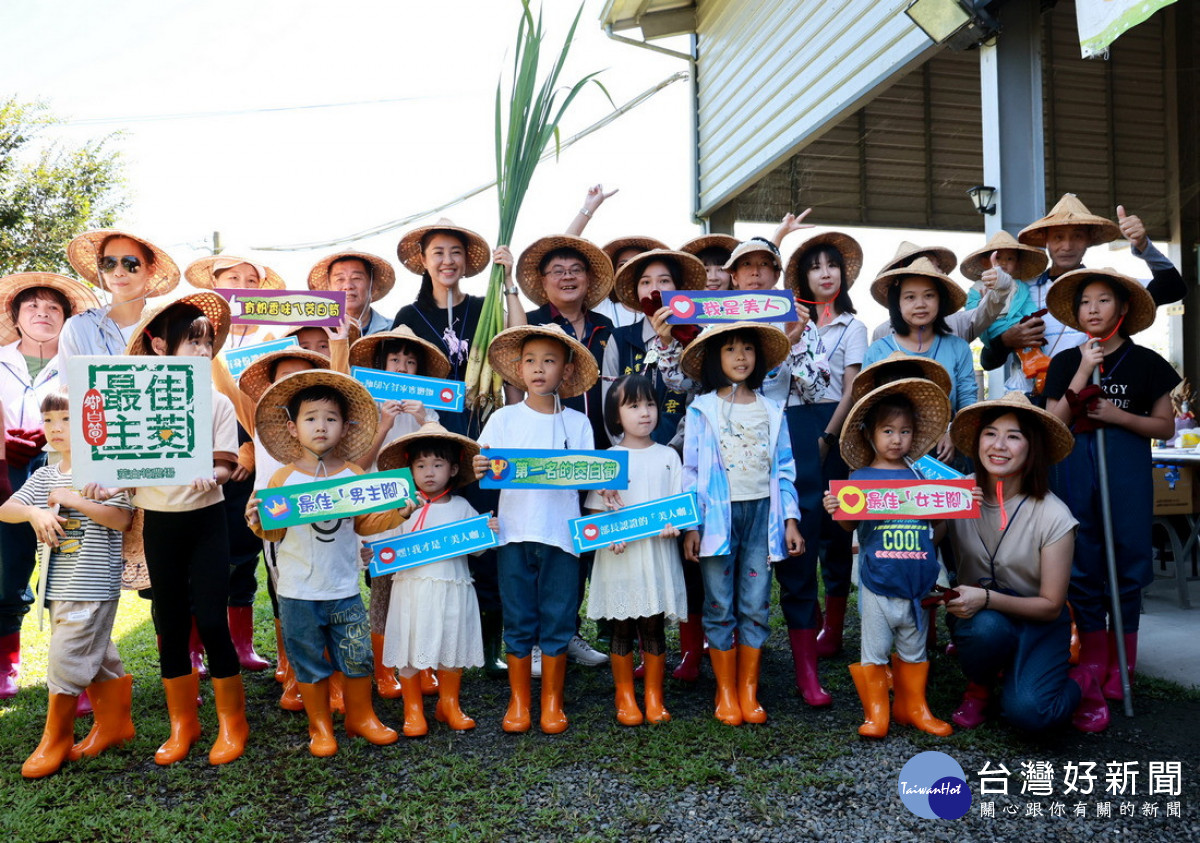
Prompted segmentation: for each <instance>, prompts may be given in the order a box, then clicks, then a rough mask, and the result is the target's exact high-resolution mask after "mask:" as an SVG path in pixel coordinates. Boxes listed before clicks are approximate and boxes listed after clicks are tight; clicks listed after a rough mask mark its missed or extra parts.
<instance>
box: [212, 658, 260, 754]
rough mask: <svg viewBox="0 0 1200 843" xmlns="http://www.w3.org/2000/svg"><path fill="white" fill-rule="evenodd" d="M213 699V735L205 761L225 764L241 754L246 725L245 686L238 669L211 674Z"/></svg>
mask: <svg viewBox="0 0 1200 843" xmlns="http://www.w3.org/2000/svg"><path fill="white" fill-rule="evenodd" d="M212 684H213V700H214V702H215V703H216V707H217V729H218V731H217V739H216V740H215V741H213V745H212V749H210V750H209V752H208V763H209V764H214V765H215V764H228V763H229V762H230V761H236V760H238V759H239V758H241V757H242V753H243V752H245V751H246V739H247V738H249V737H250V726H249V724H248V723H246V688H245V686H244V685H243V684H242V675H241V674H240V673H237V674H234V675H233V676H227V677H225V678H224V679H216V678H214V679H213V681H212Z"/></svg>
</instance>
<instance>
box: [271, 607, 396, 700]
mask: <svg viewBox="0 0 1200 843" xmlns="http://www.w3.org/2000/svg"><path fill="white" fill-rule="evenodd" d="M279 619H280V621H281V622H282V623H283V644H284V648H285V649H286V650H287V654H288V658H289V659H290V660H291V662H292V669H293V670H295V671H296V681H297V682H303V683H305V684H308V685H311V684H313V683H315V682H320V681H321V680H322V679H325V678H327V677H328V676H329V675H330V674H331V673H333V671H335V670H340V671H341V672H342V673H344V674H346V676H347V677H348V678H350V679H359V678H361V677H363V676H370V675H371V671H372V669H373V667H374V662H373V656H372V653H371V629H370V623H369V622H368V621H367V610H366V608H365V607H364V606H363V602H362V598H361V597H359V596H358V595H357V594H355V595H354V596H352V597H343V598H341V599H339V600H295V599H293V598H291V597H282V596H281V597H280V598H279ZM326 652H328V653H329V657H328V658H326V657H325V653H326ZM331 662H332V664H331Z"/></svg>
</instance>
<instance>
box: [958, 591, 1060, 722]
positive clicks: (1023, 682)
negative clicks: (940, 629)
mask: <svg viewBox="0 0 1200 843" xmlns="http://www.w3.org/2000/svg"><path fill="white" fill-rule="evenodd" d="M947 621H948V622H949V621H952V622H953V623H952V624H951V633H952V636H953V638H954V643H955V644H956V645H957V647H958V661H959V664H960V665H961V666H962V671H963V673H965V674H966V675H967V678H968V679H970V680H971V681H972V682H976V683H978V684H980V685H987V686H991V685H992V684H994V683H995V681H996V677H997V676H998V675H999V674H1000V672H1001V671H1003V672H1004V678H1003V680H1002V682H1001V692H1000V710H1001V714H1002V715H1003V716H1004V719H1005V720H1007V721H1008V722H1010V723H1012V724H1013V725H1014V726H1016V727H1017V728H1019V729H1025V730H1027V731H1030V732H1037V731H1042V730H1044V729H1049V728H1052V727H1054V726H1057V725H1059V724H1061V723H1065V722H1066V721H1067V719H1068V718H1070V716H1071V713H1072V712H1073V711H1074V710H1075V708H1076V707H1077V706H1078V705H1079V696H1080V691H1079V686H1078V685H1077V684H1075V682H1074V681H1073V680H1071V679H1070V678H1068V676H1067V671H1068V669H1069V668H1070V665H1069V664H1068V663H1067V660H1068V658H1069V657H1070V648H1071V616H1070V613H1069V612H1068V611H1067V608H1066V607H1065V606H1064V607H1063V610H1062V614H1060V615H1059V616H1058V618H1057V619H1056V620H1053V621H1050V622H1049V623H1037V622H1035V621H1030V620H1025V619H1023V618H1014V617H1009V616H1008V615H1005V614H1002V613H1000V612H997V611H995V610H994V609H987V610H985V611H982V612H979V613H978V614H976V615H974V616H973V617H970V618H955V617H953V616H951V617H949V618H947Z"/></svg>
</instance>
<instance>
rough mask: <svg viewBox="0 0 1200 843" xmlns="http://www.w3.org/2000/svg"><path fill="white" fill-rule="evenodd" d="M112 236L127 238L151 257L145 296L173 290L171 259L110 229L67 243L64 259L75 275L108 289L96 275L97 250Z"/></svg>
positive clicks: (174, 275) (175, 273)
mask: <svg viewBox="0 0 1200 843" xmlns="http://www.w3.org/2000/svg"><path fill="white" fill-rule="evenodd" d="M113 237H128V238H129V239H130V240H135V241H137V242H138V243H141V244H142V246H144V247H145V248H146V249H148V250H149V251H150V254H152V255H153V256H154V271H153V272H152V273H150V279H149V280H148V281H147V282H146V295H147V297H149V296H161V295H163V294H164V293H169V292H170V291H171V290H173V289H175V285H176V284H178V283H179V267H178V266H176V265H175V261H173V260H171V256H170V255H168V254H167V253H166V252H164V251H163V250H162V249H160V248H158V247H157V246H155V245H154V244H153V243H151V242H150V241H149V240H146V239H145V238H143V237H138V236H137V235H136V234H130V233H129V232H127V231H117V230H116V229H114V228H100V229H96V230H95V231H85V232H84V233H83V234H80V235H79V236H78V237H76V238H75V239H74V240H72V241H71V242H70V243H68V244H67V260H68V261H70V262H71V266H72V267H74V269H75V271H76V272H78V273H79V276H80V277H81V278H83V279H84V280H85V281H87V282H89V283H90V284H91V285H92V286H93V287H99V288H100V289H102V290H106V291H107V290H108V287H106V286H105V284H104V278H103V276H101V274H100V265H99V262H100V250H101V248H103V246H104V241H105V240H108V239H110V238H113Z"/></svg>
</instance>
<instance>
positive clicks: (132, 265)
mask: <svg viewBox="0 0 1200 843" xmlns="http://www.w3.org/2000/svg"><path fill="white" fill-rule="evenodd" d="M118 263H120V264H121V266H123V267H125V271H126V272H128V273H129V274H130V275H136V274H137V272H138V271H139V270H140V269H141V268H142V259H141V258H135V257H134V256H133V255H125V256H124V257H122V258H116V257H113V256H111V255H105V256H104V257H102V258H100V271H101V272H112V271H113V270H115V269H116V268H117V264H118Z"/></svg>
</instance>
